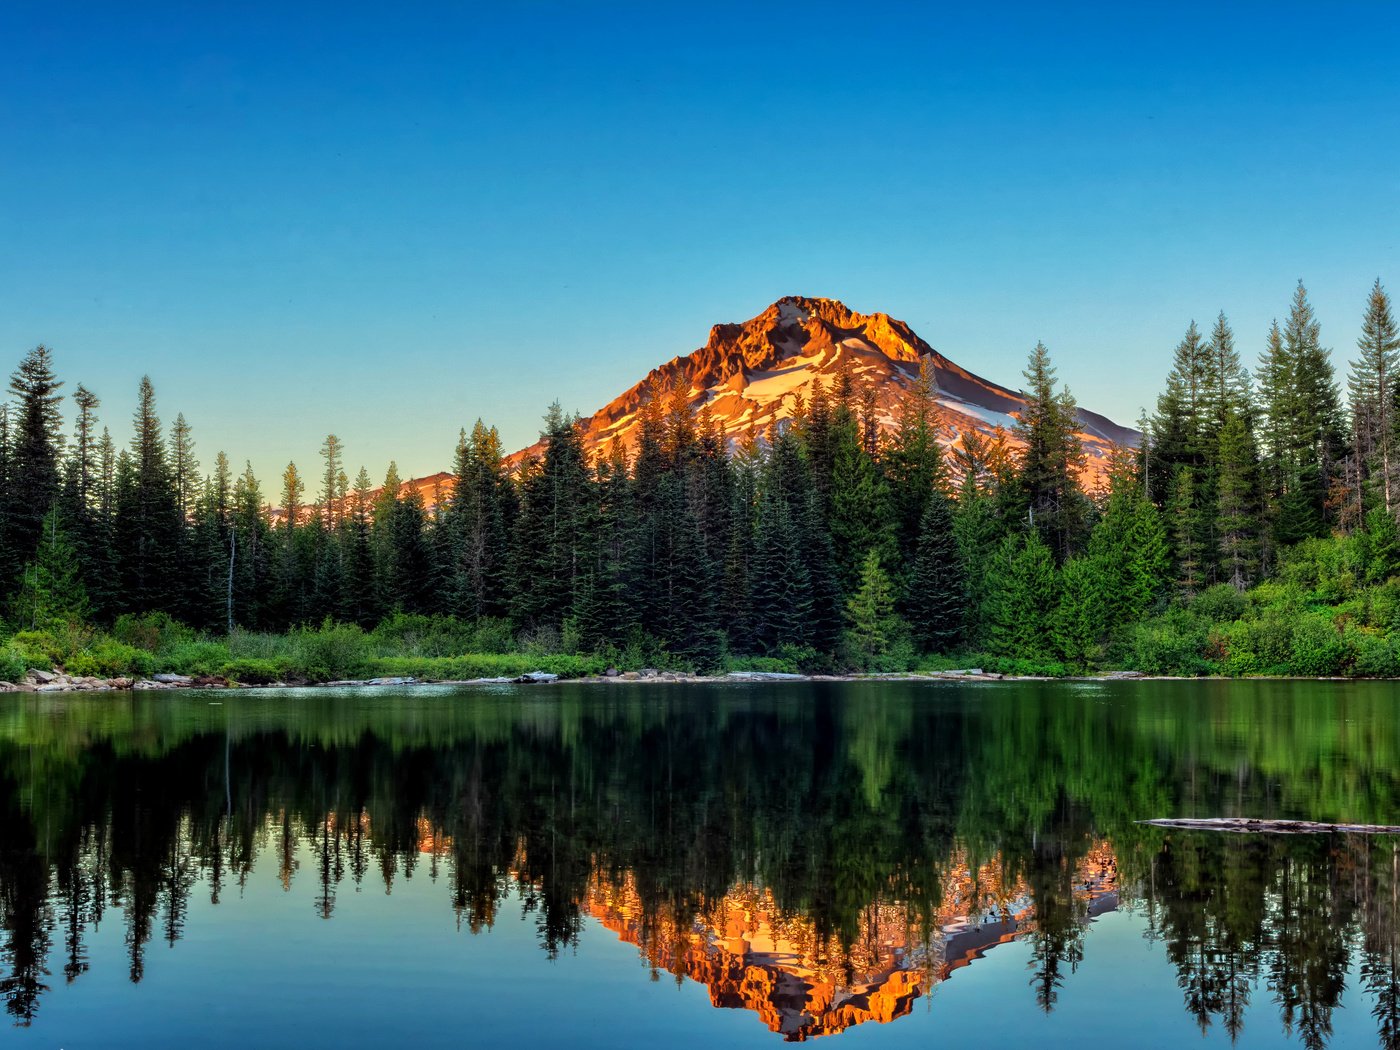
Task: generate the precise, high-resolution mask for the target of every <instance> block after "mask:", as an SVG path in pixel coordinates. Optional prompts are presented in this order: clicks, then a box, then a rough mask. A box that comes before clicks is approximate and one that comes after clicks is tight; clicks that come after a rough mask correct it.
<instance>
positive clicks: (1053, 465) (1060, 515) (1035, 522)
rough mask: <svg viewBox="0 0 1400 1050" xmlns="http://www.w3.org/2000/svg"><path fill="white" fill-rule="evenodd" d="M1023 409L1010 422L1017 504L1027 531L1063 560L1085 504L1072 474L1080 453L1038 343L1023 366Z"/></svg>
mask: <svg viewBox="0 0 1400 1050" xmlns="http://www.w3.org/2000/svg"><path fill="white" fill-rule="evenodd" d="M1025 376H1026V380H1027V381H1028V383H1029V389H1028V390H1027V391H1026V395H1025V396H1026V408H1025V410H1024V411H1023V412H1022V413H1021V416H1020V418H1019V419H1018V420H1017V422H1016V434H1017V437H1019V438H1020V439H1021V440H1022V441H1023V442H1024V443H1025V446H1026V448H1025V452H1024V454H1023V455H1022V458H1021V464H1020V470H1019V479H1020V486H1019V489H1020V493H1019V494H1020V498H1021V503H1022V505H1023V506H1024V507H1026V509H1027V514H1028V517H1029V519H1030V522H1031V524H1032V526H1033V527H1034V528H1035V529H1036V531H1037V532H1039V534H1040V536H1041V537H1042V539H1044V541H1045V542H1046V544H1047V546H1049V547H1050V549H1051V551H1052V552H1053V553H1054V555H1055V557H1056V558H1057V559H1059V560H1064V559H1065V558H1068V557H1069V556H1070V554H1071V552H1072V551H1073V550H1074V548H1075V546H1076V545H1077V544H1078V543H1079V542H1080V541H1081V539H1082V538H1083V535H1084V532H1085V530H1086V517H1087V510H1088V507H1087V501H1086V500H1085V498H1084V494H1083V492H1082V491H1081V490H1080V487H1079V482H1078V473H1079V471H1080V470H1081V469H1082V467H1083V461H1084V450H1083V446H1082V445H1081V444H1080V441H1079V437H1078V435H1077V433H1076V429H1077V424H1076V412H1077V409H1076V406H1075V403H1074V398H1073V397H1071V396H1070V393H1069V391H1068V390H1060V391H1057V390H1056V389H1055V369H1054V368H1053V367H1052V366H1051V364H1050V352H1049V351H1048V350H1046V348H1045V344H1044V343H1037V344H1036V346H1035V349H1034V350H1033V351H1031V356H1030V361H1029V363H1028V364H1027V366H1026V372H1025Z"/></svg>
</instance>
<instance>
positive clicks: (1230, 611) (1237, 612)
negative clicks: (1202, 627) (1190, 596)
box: [1191, 583, 1245, 623]
mask: <svg viewBox="0 0 1400 1050" xmlns="http://www.w3.org/2000/svg"><path fill="white" fill-rule="evenodd" d="M1244 609H1245V600H1244V595H1242V594H1241V593H1240V592H1239V591H1237V590H1235V588H1233V587H1231V586H1230V585H1229V584H1228V583H1221V584H1217V585H1216V586H1214V587H1210V588H1208V589H1206V590H1204V591H1202V592H1201V593H1200V594H1199V595H1197V596H1196V600H1195V601H1194V602H1192V603H1191V612H1192V614H1193V615H1195V616H1198V617H1200V618H1201V619H1203V620H1205V621H1206V622H1207V623H1230V622H1232V621H1234V620H1238V619H1239V618H1240V617H1241V616H1243V615H1244Z"/></svg>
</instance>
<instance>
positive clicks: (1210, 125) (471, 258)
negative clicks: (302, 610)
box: [0, 0, 1400, 493]
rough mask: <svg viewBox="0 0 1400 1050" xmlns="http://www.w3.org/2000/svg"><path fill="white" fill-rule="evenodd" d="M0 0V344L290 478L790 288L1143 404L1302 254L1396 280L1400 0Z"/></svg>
mask: <svg viewBox="0 0 1400 1050" xmlns="http://www.w3.org/2000/svg"><path fill="white" fill-rule="evenodd" d="M1061 6H1062V5H1041V4H1037V5H1027V6H1019V5H1015V4H1004V5H999V6H995V7H992V6H988V5H972V4H966V5H934V4H928V5H924V4H913V3H908V4H903V3H901V4H881V3H874V2H872V3H865V4H860V5H855V4H846V5H826V4H820V3H807V4H801V5H796V4H794V5H787V4H742V3H738V4H729V3H705V4H698V3H697V4H671V3H663V4H656V3H652V4H633V3H620V2H617V3H614V2H596V3H584V2H571V3H547V2H525V0H521V2H515V3H497V4H490V5H467V4H443V5H439V6H434V5H428V4H415V3H410V4H401V5H393V6H389V5H375V6H370V5H358V4H344V3H342V4H335V5H329V4H328V5H321V6H316V5H296V4H293V5H286V4H277V5H274V4H266V5H259V4H241V3H240V4H219V3H209V4H183V3H182V4H171V5H155V4H148V3H140V2H133V3H129V4H108V3H91V4H76V3H69V4H64V3H58V2H47V3H31V2H29V0H6V3H5V4H4V5H3V6H0V246H3V250H2V251H0V366H4V370H8V368H9V367H10V364H9V362H17V361H18V360H19V358H20V357H21V356H22V355H23V354H24V352H25V351H27V350H28V349H29V348H31V347H32V346H34V345H35V344H37V343H40V342H43V343H46V344H48V345H49V346H51V347H52V348H53V350H54V353H55V356H56V360H57V363H58V367H59V370H60V372H61V373H62V375H63V377H64V378H65V379H67V380H68V387H67V388H66V389H67V390H68V391H71V389H72V387H73V386H74V385H75V384H76V382H79V381H81V382H83V383H84V384H86V385H87V386H88V387H90V388H91V389H93V390H95V391H96V392H97V393H98V394H99V395H100V396H102V398H103V400H104V407H103V410H102V411H103V416H104V421H105V422H107V423H108V424H109V425H110V426H111V427H112V430H113V434H114V436H116V437H117V438H118V439H119V440H122V441H125V440H126V439H127V437H128V434H129V429H130V427H129V423H128V420H129V417H130V413H131V410H132V408H133V407H134V401H135V397H134V395H135V388H136V384H137V381H138V380H139V378H140V376H141V375H142V374H143V373H149V374H150V376H151V377H152V379H153V381H154V383H155V385H156V391H157V395H158V399H159V404H160V409H161V414H162V416H163V417H164V418H165V419H166V420H167V421H168V420H170V419H173V418H174V416H175V413H176V412H177V411H183V412H184V413H185V415H186V416H187V418H188V419H189V420H190V422H191V423H192V425H193V427H194V431H195V438H196V440H197V442H198V451H199V455H200V457H201V459H202V460H203V462H204V463H205V465H206V466H208V464H209V463H210V462H212V459H213V455H214V452H215V451H217V450H219V449H224V450H226V451H228V453H229V454H230V456H231V457H232V458H233V460H234V461H235V463H237V464H241V463H242V461H243V460H244V459H245V458H246V459H251V461H252V463H253V465H254V468H255V469H256V470H257V471H258V473H259V475H260V477H261V478H262V480H263V484H264V491H265V492H267V493H271V492H273V491H274V490H275V488H276V479H277V476H278V475H279V474H280V471H281V469H282V467H283V466H284V465H285V463H286V461H287V460H288V459H289V458H292V459H295V460H296V461H297V462H298V464H299V465H300V466H301V467H302V469H303V472H304V473H307V474H311V475H312V476H315V475H316V468H317V465H318V463H317V449H318V448H319V446H320V444H321V441H322V439H323V437H324V435H325V434H326V433H328V432H332V431H333V432H335V433H337V434H338V435H339V436H340V437H341V438H342V440H343V441H344V442H345V443H346V445H347V449H348V453H347V459H348V461H349V464H350V466H351V468H352V474H353V468H355V467H357V466H358V465H359V464H360V463H364V464H365V465H366V466H368V467H369V469H370V472H371V474H372V475H374V476H375V477H376V478H378V477H380V476H382V474H383V471H384V468H385V466H386V465H387V463H388V460H389V459H390V458H391V457H392V458H396V459H397V461H398V463H399V466H400V469H401V471H402V472H403V473H404V474H406V475H421V474H427V473H431V472H433V471H435V470H439V469H444V468H445V467H446V466H447V465H448V464H449V462H450V454H451V449H452V446H453V444H454V442H455V438H456V434H457V430H458V428H459V427H461V426H468V427H469V426H470V425H471V423H472V421H473V420H474V419H476V418H477V417H478V416H480V417H484V418H485V419H486V420H487V421H488V422H494V423H495V424H496V425H498V426H499V428H500V430H501V432H502V436H503V439H504V441H505V443H506V444H507V445H508V446H509V447H511V448H515V447H519V446H521V445H524V444H526V443H528V442H529V441H531V440H533V439H534V437H535V436H536V435H537V432H538V424H539V417H540V416H541V414H542V413H543V410H544V408H545V406H546V405H547V404H548V403H549V402H550V401H552V400H554V399H556V398H557V399H559V400H560V401H561V402H562V403H563V404H564V406H565V408H567V409H572V410H578V411H582V412H585V413H586V412H591V411H593V410H594V409H595V408H597V407H599V406H600V405H601V404H603V403H604V402H605V401H607V400H608V399H610V398H611V397H613V396H615V395H616V394H618V393H619V392H621V391H622V390H623V389H625V388H626V387H628V386H630V385H631V384H632V383H633V382H635V381H637V380H638V379H640V378H641V377H642V376H643V375H644V374H645V373H646V372H647V371H648V370H649V369H650V368H652V367H653V366H655V365H657V364H659V363H661V362H663V361H665V360H668V359H670V358H671V357H674V356H676V355H678V354H684V353H688V352H690V351H692V350H694V349H695V348H696V347H698V346H700V345H701V344H703V342H704V341H705V338H706V336H707V333H708V330H709V327H710V325H712V324H714V323H716V322H719V321H737V320H743V319H746V318H748V317H751V316H753V315H754V314H756V313H758V312H759V311H761V310H762V309H763V308H764V307H765V306H766V305H767V304H768V303H770V302H772V301H773V300H774V299H776V298H778V297H780V296H782V295H785V294H805V295H815V296H829V297H833V298H839V299H841V300H843V301H844V302H845V303H846V304H847V305H848V306H850V307H852V308H854V309H857V310H861V311H866V312H870V311H875V310H883V311H886V312H888V313H890V314H892V315H893V316H895V317H898V318H902V319H904V320H906V321H908V322H909V323H910V324H911V325H912V326H913V327H914V329H915V330H916V331H917V332H919V333H920V334H921V335H922V336H923V337H924V338H925V339H927V340H928V341H929V342H930V343H932V344H933V345H934V346H935V347H936V348H938V349H939V350H940V351H942V352H943V353H945V354H947V355H948V356H949V357H951V358H953V359H954V360H956V361H958V362H959V363H960V364H963V365H964V366H966V367H968V368H971V369H972V370H974V371H976V372H979V373H981V374H983V375H985V376H987V377H988V378H991V379H994V380H996V381H998V382H1002V383H1006V384H1008V385H1012V386H1016V385H1019V383H1020V372H1021V368H1022V367H1023V365H1024V362H1025V358H1026V354H1027V352H1028V351H1029V349H1030V348H1031V347H1032V346H1033V345H1034V344H1035V342H1036V341H1037V340H1038V339H1040V340H1044V341H1045V343H1046V344H1047V345H1048V346H1049V348H1050V350H1051V353H1052V355H1053V358H1054V360H1055V362H1056V364H1057V366H1058V368H1059V372H1060V376H1061V378H1062V379H1064V380H1065V381H1066V382H1067V383H1068V384H1069V386H1070V387H1071V389H1072V390H1073V391H1074V393H1075V394H1076V396H1077V397H1078V398H1079V401H1080V403H1081V404H1083V405H1085V406H1086V407H1090V408H1093V409H1096V410H1098V411H1102V412H1105V413H1107V414H1109V415H1110V416H1113V417H1114V418H1116V419H1118V420H1120V421H1122V422H1131V421H1133V420H1134V419H1136V417H1137V415H1138V413H1139V411H1140V409H1141V408H1143V407H1144V406H1150V405H1151V404H1152V402H1153V400H1154V398H1155V395H1156V391H1157V389H1158V387H1159V386H1160V383H1161V379H1162V376H1163V374H1164V373H1165V370H1166V367H1167V361H1168V358H1169V355H1170V352H1171V349H1172V347H1173V346H1174V345H1175V344H1176V342H1177V341H1178V340H1179V339H1180V336H1181V334H1182V332H1183V330H1184V329H1185V327H1186V325H1187V323H1188V322H1189V321H1190V320H1191V319H1193V318H1194V319H1196V320H1197V321H1198V322H1199V323H1200V324H1201V325H1202V326H1203V327H1206V326H1208V325H1209V323H1210V322H1211V320H1213V318H1214V317H1215V315H1216V313H1217V312H1218V311H1220V310H1222V309H1223V310H1224V311H1225V312H1226V313H1227V314H1228V315H1229V317H1230V319H1231V321H1232V323H1233V324H1234V326H1235V330H1236V335H1237V339H1238V341H1239V344H1240V346H1241V349H1242V350H1243V351H1244V352H1245V355H1246V357H1247V358H1248V359H1250V360H1251V362H1252V360H1253V358H1254V357H1255V355H1256V354H1257V352H1258V350H1259V348H1260V347H1261V345H1262V343H1263V337H1264V334H1265V330H1266V328H1267V325H1268V322H1269V320H1270V319H1271V318H1272V317H1274V316H1277V315H1280V314H1282V313H1283V312H1285V311H1286V309H1287V306H1288V301H1289V297H1290V296H1291V294H1292V291H1293V287H1294V285H1295V283H1296V281H1297V280H1298V279H1299V278H1302V279H1303V280H1304V281H1305V282H1306V284H1307V286H1308V288H1309V291H1310V293H1311V296H1312V299H1313V303H1314V305H1315V307H1316V308H1317V311H1318V314H1319V317H1320V320H1321V322H1322V332H1323V338H1324V341H1325V342H1326V343H1327V344H1328V345H1330V346H1332V347H1333V348H1334V351H1335V354H1334V358H1335V361H1336V363H1337V365H1338V367H1339V370H1344V369H1345V363H1346V361H1347V359H1348V358H1349V357H1351V356H1353V355H1354V349H1355V339H1356V334H1357V328H1358V324H1359V319H1360V315H1361V310H1362V307H1363V305H1364V301H1365V296H1366V293H1367V291H1368V289H1369V287H1370V284H1371V282H1372V281H1373V280H1374V279H1375V278H1376V277H1377V276H1380V277H1381V279H1382V280H1383V281H1387V282H1389V283H1390V285H1391V287H1392V290H1393V291H1396V292H1400V250H1397V246H1398V244H1400V235H1398V234H1397V229H1398V228H1400V224H1398V223H1397V219H1400V214H1398V212H1400V203H1398V202H1400V194H1397V190H1400V91H1398V90H1397V89H1398V88H1400V63H1397V62H1396V60H1395V55H1396V53H1397V44H1400V8H1397V7H1395V6H1394V5H1390V4H1384V3H1368V4H1327V5H1320V4H1315V3H1313V4H1289V3H1230V4H1218V3H1216V4H1200V5H1193V4H1182V3H1173V4H1157V5H1122V4H1113V5H1107V4H1106V5H1063V6H1064V7H1065V8H1066V9H1065V10H1060V9H1059V8H1060V7H1061Z"/></svg>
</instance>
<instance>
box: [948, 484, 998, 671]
mask: <svg viewBox="0 0 1400 1050" xmlns="http://www.w3.org/2000/svg"><path fill="white" fill-rule="evenodd" d="M994 504H995V497H994V496H993V494H992V493H991V492H986V491H983V490H982V489H981V488H980V487H979V486H978V483H977V479H976V476H975V475H973V474H971V473H969V474H965V475H964V476H963V482H962V489H961V491H960V492H959V495H958V502H957V507H956V508H955V510H954V513H953V540H954V543H955V544H956V546H957V554H958V565H959V568H960V569H961V572H962V576H963V579H964V580H965V581H966V586H967V610H968V616H967V621H966V627H965V633H966V636H967V640H968V641H969V643H970V644H972V645H973V646H980V645H983V644H985V643H986V641H987V624H988V622H989V620H990V616H989V609H988V602H989V600H990V595H991V583H992V575H993V574H992V571H991V567H992V563H993V559H994V556H995V555H996V553H997V549H998V544H999V543H1000V542H1001V539H1002V525H1001V522H1000V521H999V520H998V519H997V517H996V515H995V513H994V510H993V507H994Z"/></svg>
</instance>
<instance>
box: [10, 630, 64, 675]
mask: <svg viewBox="0 0 1400 1050" xmlns="http://www.w3.org/2000/svg"><path fill="white" fill-rule="evenodd" d="M9 644H10V647H11V648H12V649H14V650H15V651H16V652H17V653H18V654H19V655H20V658H21V659H23V660H25V661H27V666H28V667H37V668H40V669H41V670H48V669H49V668H51V667H52V666H53V665H54V664H55V663H61V662H62V661H63V658H64V657H65V656H67V655H68V650H67V647H66V646H64V645H63V644H62V643H60V642H59V640H58V639H57V638H55V637H54V636H53V635H52V634H51V633H50V632H48V631H20V632H19V633H17V634H16V635H15V636H14V637H13V638H11V639H10V643H9Z"/></svg>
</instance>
